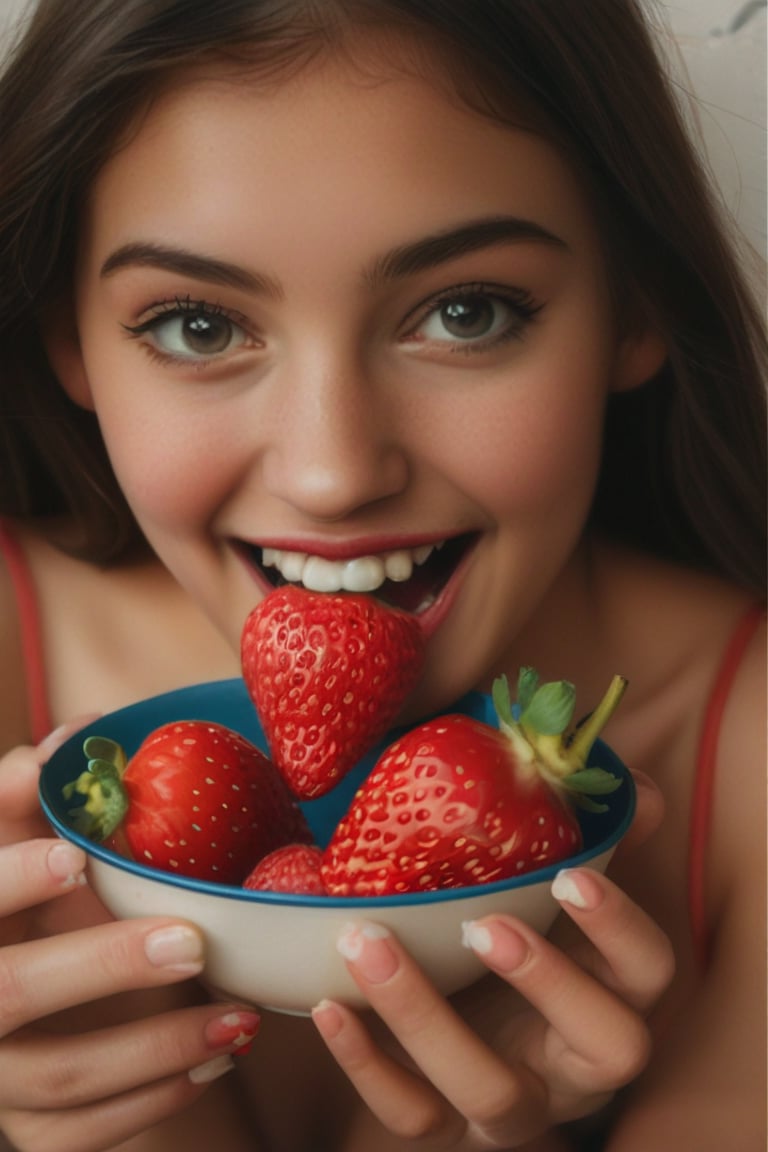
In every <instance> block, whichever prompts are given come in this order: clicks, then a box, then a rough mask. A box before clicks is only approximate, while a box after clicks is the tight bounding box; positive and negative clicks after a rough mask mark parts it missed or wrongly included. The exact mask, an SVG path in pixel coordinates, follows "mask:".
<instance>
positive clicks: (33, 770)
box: [0, 715, 96, 823]
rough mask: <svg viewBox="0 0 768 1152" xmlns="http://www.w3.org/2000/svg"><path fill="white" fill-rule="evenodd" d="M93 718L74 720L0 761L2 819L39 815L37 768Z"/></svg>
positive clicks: (14, 749)
mask: <svg viewBox="0 0 768 1152" xmlns="http://www.w3.org/2000/svg"><path fill="white" fill-rule="evenodd" d="M95 718H96V717H95V716H94V715H88V716H78V717H75V718H74V719H73V720H70V721H69V722H68V723H67V724H62V725H61V726H60V727H59V728H56V729H55V730H54V731H53V732H51V733H49V735H48V736H46V737H45V739H44V740H42V741H41V743H40V744H38V745H37V747H33V746H32V745H19V746H18V747H16V748H12V749H11V750H10V752H7V753H6V754H5V756H3V757H2V758H0V812H2V815H3V819H4V820H8V821H10V822H12V823H15V822H17V821H22V820H29V819H30V818H32V817H37V816H38V815H39V803H38V798H37V787H38V781H39V778H40V768H41V767H42V765H43V764H44V763H45V762H46V760H48V759H49V757H51V756H52V755H53V753H54V752H55V751H56V749H57V748H60V747H61V745H62V744H63V743H64V742H65V741H66V740H68V739H69V738H70V736H73V735H74V733H75V732H78V731H79V730H80V729H81V728H82V727H84V725H85V724H87V723H89V722H90V721H92V720H94V719H95Z"/></svg>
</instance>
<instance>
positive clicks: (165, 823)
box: [65, 720, 311, 884]
mask: <svg viewBox="0 0 768 1152" xmlns="http://www.w3.org/2000/svg"><path fill="white" fill-rule="evenodd" d="M84 751H85V754H86V756H87V757H88V760H89V764H88V770H87V771H85V772H83V773H82V775H81V776H80V777H79V778H78V779H77V780H76V781H74V782H73V783H71V784H68V785H67V786H66V788H65V796H66V797H67V798H69V797H71V796H72V795H74V794H75V793H80V794H81V795H84V796H86V797H87V800H86V803H85V805H84V807H82V808H79V809H76V810H75V812H74V813H73V820H74V821H75V822H76V827H77V829H78V831H80V832H82V833H83V834H85V835H87V836H89V837H91V838H92V839H96V840H101V841H105V842H107V843H108V844H109V846H110V847H114V848H116V849H117V850H120V848H121V847H123V848H124V849H127V851H128V854H130V855H132V856H133V858H134V859H136V860H139V861H141V862H142V863H147V864H150V865H151V866H152V867H153V868H159V869H160V870H162V871H164V872H177V873H179V874H180V875H183V876H193V877H197V878H198V879H201V880H217V881H220V882H221V883H222V884H240V883H241V882H242V879H243V877H244V876H245V875H246V874H247V873H248V871H249V869H250V868H252V867H253V865H254V862H255V861H257V860H258V859H259V858H260V857H262V856H264V855H266V854H267V853H268V852H271V851H272V850H273V849H274V848H276V847H278V846H280V845H282V844H286V843H289V842H291V841H307V842H308V841H310V840H311V834H310V832H309V828H308V826H307V824H306V822H305V820H304V816H303V815H302V813H301V810H300V809H299V807H298V805H297V804H296V802H295V800H294V798H293V797H292V796H291V795H290V793H289V791H288V789H287V788H286V786H285V783H284V781H283V779H282V778H281V776H280V774H279V772H278V771H277V770H276V768H275V767H274V765H273V764H272V763H271V761H270V760H268V759H267V757H266V756H265V755H264V754H263V753H262V752H261V751H259V749H258V748H257V747H256V746H255V745H254V744H251V743H250V742H249V741H248V740H246V739H245V738H244V737H243V736H240V735H239V734H238V733H237V732H233V731H232V730H231V729H229V728H225V727H223V726H222V725H221V724H214V723H209V722H207V721H197V720H180V721H176V722H173V723H170V724H164V725H163V726H162V727H160V728H157V729H156V730H155V731H154V732H151V733H150V734H149V736H147V738H146V739H145V740H144V742H143V744H142V745H141V747H140V748H139V749H138V751H137V752H136V754H135V755H134V756H133V757H132V758H131V760H130V761H129V762H128V763H127V765H126V760H125V754H124V752H123V750H122V749H121V748H120V746H119V745H118V744H116V743H115V742H114V741H112V740H107V739H104V738H102V737H90V738H89V739H88V740H86V742H85V745H84Z"/></svg>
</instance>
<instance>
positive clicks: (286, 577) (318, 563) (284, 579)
mask: <svg viewBox="0 0 768 1152" xmlns="http://www.w3.org/2000/svg"><path fill="white" fill-rule="evenodd" d="M476 540H477V535H476V534H465V535H463V536H456V537H454V538H452V539H450V540H445V541H444V542H441V543H439V544H435V545H429V544H425V545H422V546H420V547H418V548H403V549H398V550H396V551H393V552H387V553H383V554H377V555H370V556H358V557H354V558H353V559H350V560H339V561H337V560H327V559H325V558H324V557H321V556H314V555H310V554H307V553H304V552H288V551H283V550H282V549H276V548H260V547H258V546H255V545H244V546H243V547H244V550H245V553H246V555H247V558H248V560H249V562H250V563H251V564H254V563H255V564H256V565H257V566H258V568H259V569H260V571H261V573H262V575H263V577H264V578H265V579H266V580H267V582H268V583H269V584H271V585H272V587H273V588H279V587H281V586H282V585H284V584H300V585H302V586H303V587H305V588H307V589H309V590H310V591H313V592H366V593H369V594H370V595H372V596H375V597H376V599H377V600H381V601H383V602H384V603H385V604H388V605H389V606H390V607H392V608H399V609H401V610H402V611H404V612H411V613H413V614H418V613H420V612H425V611H426V610H427V609H428V608H429V607H431V605H432V604H434V603H435V601H436V600H437V598H438V596H439V595H440V593H441V592H442V590H443V588H444V587H445V586H446V584H447V583H448V581H449V580H450V578H451V576H452V575H453V573H454V572H455V571H456V569H457V567H458V565H459V564H460V562H461V561H462V560H463V559H464V557H465V556H466V555H467V553H468V552H469V551H470V549H471V548H472V547H473V546H474V544H475V542H476Z"/></svg>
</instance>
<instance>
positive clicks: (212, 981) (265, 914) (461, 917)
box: [40, 679, 635, 1013]
mask: <svg viewBox="0 0 768 1152" xmlns="http://www.w3.org/2000/svg"><path fill="white" fill-rule="evenodd" d="M452 711H461V712H466V713H468V714H470V715H474V716H476V717H478V718H479V719H481V720H484V721H486V722H487V723H494V722H495V721H494V713H493V707H492V704H491V701H490V698H489V697H487V696H483V695H480V694H478V693H470V694H469V695H468V696H466V697H464V698H463V699H462V700H461V701H459V702H457V704H456V706H455V707H454V708H453V709H452ZM181 719H187V720H191V719H195V720H213V721H217V722H218V723H220V724H225V725H227V726H228V727H230V728H233V729H235V730H236V731H238V732H241V733H242V734H243V735H244V736H246V737H247V738H248V739H250V740H252V741H253V742H254V743H255V744H257V745H259V746H260V747H261V748H263V749H266V744H265V741H264V736H263V732H262V730H261V726H260V725H259V722H258V718H257V716H256V713H255V710H254V708H253V706H252V704H251V702H250V700H249V698H248V695H247V692H246V690H245V686H244V684H243V682H242V681H241V680H239V679H235V680H223V681H216V682H213V683H210V684H201V685H198V686H195V687H192V688H185V689H180V690H179V691H176V692H169V693H166V694H165V695H163V696H157V697H153V698H152V699H149V700H145V701H142V702H141V703H140V704H136V705H133V706H131V707H129V708H124V709H122V710H120V711H119V712H113V713H111V714H109V715H107V716H104V717H101V718H100V719H99V720H97V721H95V722H94V723H93V724H91V725H90V726H89V727H88V728H85V729H83V730H82V731H81V732H78V733H77V734H76V735H75V736H74V737H72V738H71V739H70V740H69V741H68V742H67V743H66V744H64V745H63V746H62V747H61V748H60V749H59V750H58V751H57V752H56V753H55V754H54V755H53V756H52V757H51V759H50V760H49V761H48V763H47V764H46V765H45V766H44V768H43V772H42V776H41V782H40V798H41V803H42V806H43V809H44V811H45V814H46V816H47V817H48V820H49V821H50V823H51V824H52V826H53V828H54V830H55V831H56V832H57V833H58V834H59V835H60V836H63V837H64V838H65V839H67V840H71V841H72V842H73V843H75V844H79V845H80V847H81V848H84V849H85V851H86V852H87V853H88V856H89V861H88V876H89V881H90V884H91V886H92V887H93V888H94V890H95V891H96V892H97V893H98V895H99V897H100V898H101V900H102V901H103V902H104V904H105V905H106V906H107V908H108V909H109V910H110V911H111V912H112V914H113V915H114V916H116V917H117V918H119V919H124V918H129V917H135V916H154V915H158V916H179V917H182V918H184V919H187V920H190V921H193V922H194V923H195V924H197V925H199V927H200V928H201V929H202V930H203V931H204V933H205V936H206V941H207V952H206V956H207V959H206V969H205V973H204V977H205V980H206V983H207V984H208V985H209V986H210V987H211V988H213V989H215V990H216V991H217V992H218V993H221V994H223V995H225V996H227V997H233V998H234V999H236V1000H239V1001H248V1002H251V1003H254V1004H259V1005H262V1006H263V1007H270V1008H274V1009H277V1010H279V1011H283V1012H292V1013H306V1012H308V1011H309V1010H310V1009H311V1008H312V1006H313V1005H314V1004H316V1003H317V1002H318V1001H319V1000H321V999H322V998H323V997H328V998H330V999H334V1000H341V1001H345V1002H346V1003H348V1004H352V1005H359V1004H361V1003H362V1000H361V997H360V994H359V992H358V990H357V987H356V986H355V984H354V982H353V981H352V979H351V977H350V976H349V974H348V973H347V970H346V967H345V964H344V961H343V960H342V958H341V956H340V955H339V953H338V952H337V950H336V940H337V938H338V936H339V933H340V932H341V930H342V928H343V927H344V926H345V925H346V924H348V923H349V922H350V921H351V920H354V919H356V918H365V919H367V920H375V921H377V922H378V923H381V924H386V925H387V926H388V927H389V928H390V929H392V930H393V931H394V932H395V933H396V935H397V936H398V937H399V939H400V940H401V941H402V943H403V944H404V945H405V947H406V948H407V949H408V950H409V951H410V952H411V953H412V955H413V956H414V957H415V958H416V960H417V961H418V962H419V963H420V964H421V966H422V967H423V968H424V970H425V971H426V972H427V973H428V974H429V975H430V977H431V979H432V980H433V981H434V983H435V984H436V985H437V987H438V988H439V989H440V990H441V991H442V992H443V993H444V994H445V995H449V994H450V993H452V992H456V991H458V990H459V989H460V988H463V987H466V986H467V985H469V984H471V983H473V982H474V981H475V980H477V979H479V977H481V976H482V975H483V974H484V973H485V971H486V969H485V968H484V967H483V965H482V964H481V963H480V962H479V961H478V959H477V958H476V957H475V956H474V954H473V953H472V952H471V951H469V950H468V949H467V948H465V947H463V946H462V943H461V925H462V922H463V921H466V920H473V919H476V918H477V917H480V916H484V915H486V914H487V913H489V912H508V913H512V914H514V915H515V916H519V917H521V918H522V919H523V920H525V921H526V922H527V923H529V924H531V925H532V926H533V927H534V928H536V929H537V930H538V931H540V932H547V931H548V929H549V928H550V926H551V924H552V922H553V920H554V918H555V916H556V915H557V912H558V905H557V903H556V901H555V900H554V898H553V897H552V896H551V894H550V890H549V889H550V884H551V882H552V879H553V877H554V876H555V873H556V872H557V871H558V869H559V867H562V865H558V866H557V867H549V868H542V869H538V870H537V871H535V872H530V873H528V874H527V875H524V876H521V877H519V878H516V879H513V880H505V881H500V882H498V883H495V884H487V885H482V886H478V887H475V888H461V889H458V888H457V889H450V890H447V891H444V892H425V893H418V894H414V895H407V896H399V897H383V896H382V897H373V898H367V899H362V898H357V897H348V898H344V897H326V896H292V895H281V894H276V893H272V892H252V891H247V890H245V889H242V888H236V887H231V886H228V885H223V884H214V883H209V882H206V881H201V880H194V879H187V878H185V877H183V876H177V875H171V874H170V873H167V872H160V871H158V870H156V869H153V868H148V867H146V866H145V865H143V864H138V863H134V862H133V861H132V860H127V859H124V858H123V857H121V856H118V855H116V854H115V853H114V852H111V851H109V850H108V849H106V848H103V847H102V846H101V845H98V844H94V843H92V842H91V841H89V840H87V839H84V838H83V837H82V836H80V835H78V833H76V832H75V831H74V830H73V829H72V828H71V827H70V823H69V818H68V815H67V813H68V810H69V809H71V807H72V803H73V801H72V800H65V799H64V797H63V795H62V788H63V786H64V784H66V783H67V782H68V781H70V780H74V779H75V778H76V777H77V776H78V775H79V774H80V772H81V771H83V769H84V766H85V758H84V756H83V751H82V745H83V741H84V740H85V739H86V737H87V736H89V735H95V734H98V735H103V736H108V737H110V738H111V739H113V740H116V741H118V742H119V743H120V744H122V745H123V747H124V748H125V750H126V752H127V753H128V754H129V755H131V754H132V753H133V752H134V751H135V750H136V749H137V748H138V746H139V744H140V743H141V741H142V740H143V739H144V737H145V736H147V735H148V734H149V733H150V732H151V731H153V730H154V729H155V728H157V727H159V726H160V725H161V724H164V723H166V722H167V721H170V720H181ZM394 736H395V733H393V734H392V735H391V736H390V737H388V738H387V740H386V741H384V742H383V743H382V745H380V746H379V749H378V750H374V752H372V753H371V754H370V755H369V756H367V757H366V758H365V759H364V760H363V761H361V762H360V764H358V765H357V766H356V768H355V769H354V770H353V772H352V773H351V774H350V776H349V777H347V778H346V779H345V780H344V781H343V782H342V784H340V785H339V786H338V787H337V788H336V789H334V791H333V792H332V793H330V794H329V795H328V796H324V797H322V798H320V799H319V800H313V801H309V802H307V803H306V804H303V805H302V808H303V810H304V813H305V815H306V817H307V819H308V821H309V823H310V826H311V828H312V830H313V832H314V834H315V836H316V838H317V840H318V842H319V843H320V844H325V843H326V841H327V840H328V839H329V837H330V835H331V833H332V831H333V829H334V828H335V826H336V823H337V822H338V819H339V817H340V816H341V815H342V814H343V812H344V811H345V810H346V808H347V807H348V805H349V801H350V799H351V797H352V795H353V793H354V791H355V789H356V787H357V785H358V784H359V782H360V781H361V780H362V779H363V778H364V777H365V776H366V775H367V774H368V772H369V771H370V769H371V767H372V765H373V762H374V760H375V759H376V756H377V754H378V752H379V751H380V750H381V747H382V746H383V744H384V743H390V742H391V740H393V739H394ZM590 763H596V764H600V765H601V766H604V767H606V768H609V769H610V770H611V771H613V772H614V773H615V774H617V775H620V776H621V777H622V779H623V783H622V785H621V787H620V788H619V789H618V790H617V791H616V792H614V793H613V794H612V795H610V796H608V797H606V798H605V800H606V803H607V804H608V805H609V811H608V812H607V813H605V814H603V815H592V814H589V813H584V814H583V815H581V816H580V820H581V824H582V831H583V834H584V842H585V848H584V851H583V852H581V853H580V854H579V855H578V856H574V857H573V858H572V859H571V860H570V861H569V864H571V865H574V866H576V865H589V866H590V867H592V868H595V869H598V870H599V871H604V870H605V868H606V866H607V864H608V862H609V860H610V858H611V855H612V853H613V850H614V849H615V847H616V845H617V843H618V842H619V840H620V839H621V837H622V836H623V835H624V833H625V832H626V830H627V828H628V827H629V824H630V822H631V820H632V816H633V813H634V806H635V791H634V785H633V783H632V779H631V776H630V775H629V773H628V772H627V770H626V768H625V767H624V766H623V764H622V763H621V762H620V761H619V759H618V758H617V757H616V755H615V753H613V752H612V751H611V750H610V749H609V748H608V747H607V745H605V744H603V743H602V742H601V741H597V742H596V743H595V746H594V749H593V753H592V755H591V757H590Z"/></svg>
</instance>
